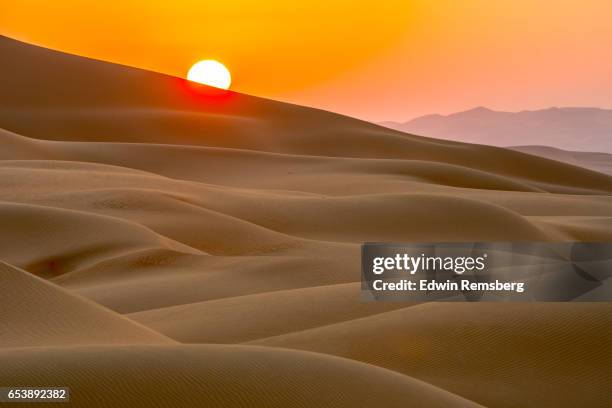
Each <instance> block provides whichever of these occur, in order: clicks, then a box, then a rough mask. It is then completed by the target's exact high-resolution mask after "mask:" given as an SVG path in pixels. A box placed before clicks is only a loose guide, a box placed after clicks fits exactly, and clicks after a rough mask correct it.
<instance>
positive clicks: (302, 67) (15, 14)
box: [0, 0, 612, 120]
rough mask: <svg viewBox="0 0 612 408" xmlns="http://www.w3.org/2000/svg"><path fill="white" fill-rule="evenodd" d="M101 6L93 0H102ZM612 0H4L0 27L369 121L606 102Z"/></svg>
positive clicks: (611, 87) (611, 86)
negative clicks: (197, 65) (218, 78)
mask: <svg viewBox="0 0 612 408" xmlns="http://www.w3.org/2000/svg"><path fill="white" fill-rule="evenodd" d="M96 3H97V4H96ZM610 21H612V2H610V1H607V0H605V1H604V0H554V1H551V0H495V1H493V0H402V1H379V2H363V1H348V0H342V1H334V0H325V1H323V0H311V1H308V2H301V3H297V2H287V1H284V0H273V1H263V0H241V1H233V0H223V1H221V2H218V3H213V2H210V1H201V0H173V1H151V0H148V1H147V0H122V1H111V0H109V1H104V2H92V1H89V0H88V1H85V0H66V1H57V2H51V1H48V0H2V1H1V2H0V33H1V34H4V35H8V36H10V37H14V38H17V39H21V40H25V41H28V42H33V43H36V44H41V45H45V46H48V47H51V48H56V49H60V50H64V51H68V52H73V53H76V54H80V55H86V56H91V57H95V58H100V59H104V60H109V61H115V62H120V63H124V64H127V65H133V66H138V67H143V68H148V69H152V70H155V71H160V72H165V73H169V74H173V75H178V76H185V75H186V73H187V70H188V69H189V67H190V66H191V64H193V63H194V62H196V61H198V60H200V59H207V58H214V59H218V60H220V61H222V62H223V63H225V64H226V65H227V66H228V68H229V69H230V70H231V71H232V76H233V81H234V82H233V85H232V89H234V90H237V91H240V92H245V93H250V94H255V95H260V96H265V97H269V98H274V99H280V100H286V101H290V102H295V103H299V104H306V105H311V106H316V107H321V108H325V109H329V110H333V111H337V112H341V113H346V114H349V115H352V116H357V117H361V118H365V119H369V120H387V119H391V120H406V119H410V118H412V117H414V116H416V115H420V114H426V113H433V112H439V113H449V112H453V111H458V110H463V109H468V108H471V107H474V106H477V105H484V106H488V107H491V108H497V109H505V110H520V109H533V108H540V107H548V106H553V105H554V106H570V105H571V106H579V105H580V106H601V107H612V45H611V44H612V24H610Z"/></svg>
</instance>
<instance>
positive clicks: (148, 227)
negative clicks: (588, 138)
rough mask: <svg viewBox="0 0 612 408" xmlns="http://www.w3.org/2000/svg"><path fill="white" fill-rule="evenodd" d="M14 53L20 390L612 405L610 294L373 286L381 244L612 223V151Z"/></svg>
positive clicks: (89, 402)
mask: <svg viewBox="0 0 612 408" xmlns="http://www.w3.org/2000/svg"><path fill="white" fill-rule="evenodd" d="M0 55H1V56H2V59H1V62H0V225H1V226H2V229H1V232H0V261H1V263H0V294H1V297H0V314H1V316H0V317H1V318H0V361H1V364H0V386H9V385H10V386H67V387H70V389H71V405H74V406H82V407H256V406H260V407H293V406H295V407H408V406H414V407H500V408H506V407H507V408H515V407H555V408H558V407H568V408H569V407H578V406H582V407H609V406H610V405H612V395H611V394H610V392H609V391H610V389H611V386H612V382H611V380H610V374H609V373H610V367H611V366H612V350H610V347H609V343H610V339H611V338H612V305H610V303H605V302H603V303H545V302H544V303H516V304H506V303H435V302H432V303H422V304H411V303H397V302H364V301H363V300H362V299H361V296H360V288H361V286H360V247H361V244H362V243H363V242H365V241H379V242H386V241H388V242H431V241H448V242H450V241H512V240H515V241H551V242H554V241H585V242H599V241H601V242H605V241H610V240H611V239H612V176H611V175H609V174H606V171H604V170H602V168H600V167H597V166H589V165H585V164H584V162H583V161H580V160H579V159H577V158H576V157H577V156H572V157H574V159H572V160H569V159H567V157H568V156H563V155H559V154H558V153H557V155H553V154H551V153H550V152H549V153H547V154H548V157H543V156H547V154H544V153H546V152H544V153H542V152H539V153H538V152H534V151H531V150H529V149H527V150H529V151H527V150H526V152H523V151H518V150H523V149H518V148H517V150H512V149H504V148H500V147H492V146H485V145H473V144H467V143H460V142H455V141H447V140H439V139H433V138H428V137H423V136H415V135H412V134H408V133H403V132H400V131H397V130H392V129H388V128H384V127H380V126H377V125H374V124H371V123H368V122H364V121H360V120H357V119H353V118H349V117H346V116H341V115H337V114H334V113H330V112H326V111H321V110H316V109H311V108H305V107H301V106H297V105H290V104H285V103H280V102H275V101H272V100H266V99H262V98H256V97H252V96H247V95H243V94H238V93H233V92H221V91H215V90H212V89H210V88H207V87H204V86H198V85H194V84H190V83H188V82H186V81H184V80H182V79H178V78H174V77H170V76H165V75H162V74H157V73H153V72H148V71H143V70H138V69H134V68H130V67H126V66H120V65H115V64H110V63H106V62H101V61H96V60H92V59H87V58H83V57H77V56H73V55H68V54H64V53H60V52H56V51H53V50H49V49H44V48H40V47H36V46H32V45H28V44H25V43H20V42H18V41H15V40H12V39H9V38H6V37H0ZM546 151H548V150H546ZM587 167H589V168H587ZM22 405H23V406H26V404H22ZM33 405H34V404H33ZM45 405H46V404H44V403H43V404H39V403H37V404H35V406H45ZM54 405H56V404H52V403H50V404H48V406H54Z"/></svg>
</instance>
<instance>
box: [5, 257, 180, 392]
mask: <svg viewBox="0 0 612 408" xmlns="http://www.w3.org/2000/svg"><path fill="white" fill-rule="evenodd" d="M0 278H1V279H0V291H1V293H2V297H0V310H2V319H0V350H3V349H4V348H7V347H27V346H67V345H83V344H131V343H138V344H156V343H157V344H164V343H165V344H172V343H174V342H173V341H172V340H170V339H169V338H167V337H164V336H163V335H160V334H158V333H157V332H154V331H152V330H149V329H147V328H145V327H144V326H141V325H139V324H137V323H134V322H133V321H130V320H129V319H127V318H125V317H123V316H121V315H118V314H116V313H113V312H111V311H110V310H106V309H104V308H103V307H100V306H99V305H97V304H96V303H93V302H91V301H89V300H86V299H82V298H80V297H78V296H75V295H74V294H72V293H69V292H67V291H64V290H62V289H60V288H58V287H57V286H55V285H53V284H50V283H48V282H46V281H43V280H42V279H39V278H37V277H35V276H32V275H31V274H29V273H27V272H24V271H22V270H19V269H16V268H13V267H11V266H10V265H7V264H6V263H4V262H0ZM4 370H5V368H3V369H2V370H0V371H4ZM6 383H7V384H9V383H10V381H9V382H6Z"/></svg>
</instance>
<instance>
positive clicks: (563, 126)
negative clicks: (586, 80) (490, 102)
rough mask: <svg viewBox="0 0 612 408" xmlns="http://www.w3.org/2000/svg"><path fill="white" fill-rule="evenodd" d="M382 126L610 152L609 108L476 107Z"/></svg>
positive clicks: (477, 140)
mask: <svg viewBox="0 0 612 408" xmlns="http://www.w3.org/2000/svg"><path fill="white" fill-rule="evenodd" d="M381 124H382V125H383V126H387V127H390V128H393V129H398V130H402V131H405V132H408V133H414V134H418V135H425V136H430V137H436V138H442V139H451V140H459V141H464V142H470V143H482V144H488V145H495V146H518V145H546V146H554V147H557V148H562V149H567V150H577V151H600V152H601V151H606V152H612V110H605V109H598V108H550V109H543V110H536V111H522V112H498V111H493V110H490V109H487V108H483V107H479V108H475V109H471V110H468V111H465V112H458V113H453V114H451V115H446V116H443V115H426V116H421V117H418V118H416V119H413V120H411V121H409V122H405V123H398V122H383V123H381Z"/></svg>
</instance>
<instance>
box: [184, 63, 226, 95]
mask: <svg viewBox="0 0 612 408" xmlns="http://www.w3.org/2000/svg"><path fill="white" fill-rule="evenodd" d="M187 79H188V80H190V81H193V82H198V83H200V84H204V85H209V86H214V87H215V88H221V89H229V87H230V85H231V83H232V75H231V74H230V72H229V70H228V69H227V68H226V67H225V65H223V64H222V63H220V62H219V61H215V60H204V61H200V62H197V63H195V64H193V66H192V67H191V69H190V70H189V72H188V73H187Z"/></svg>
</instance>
